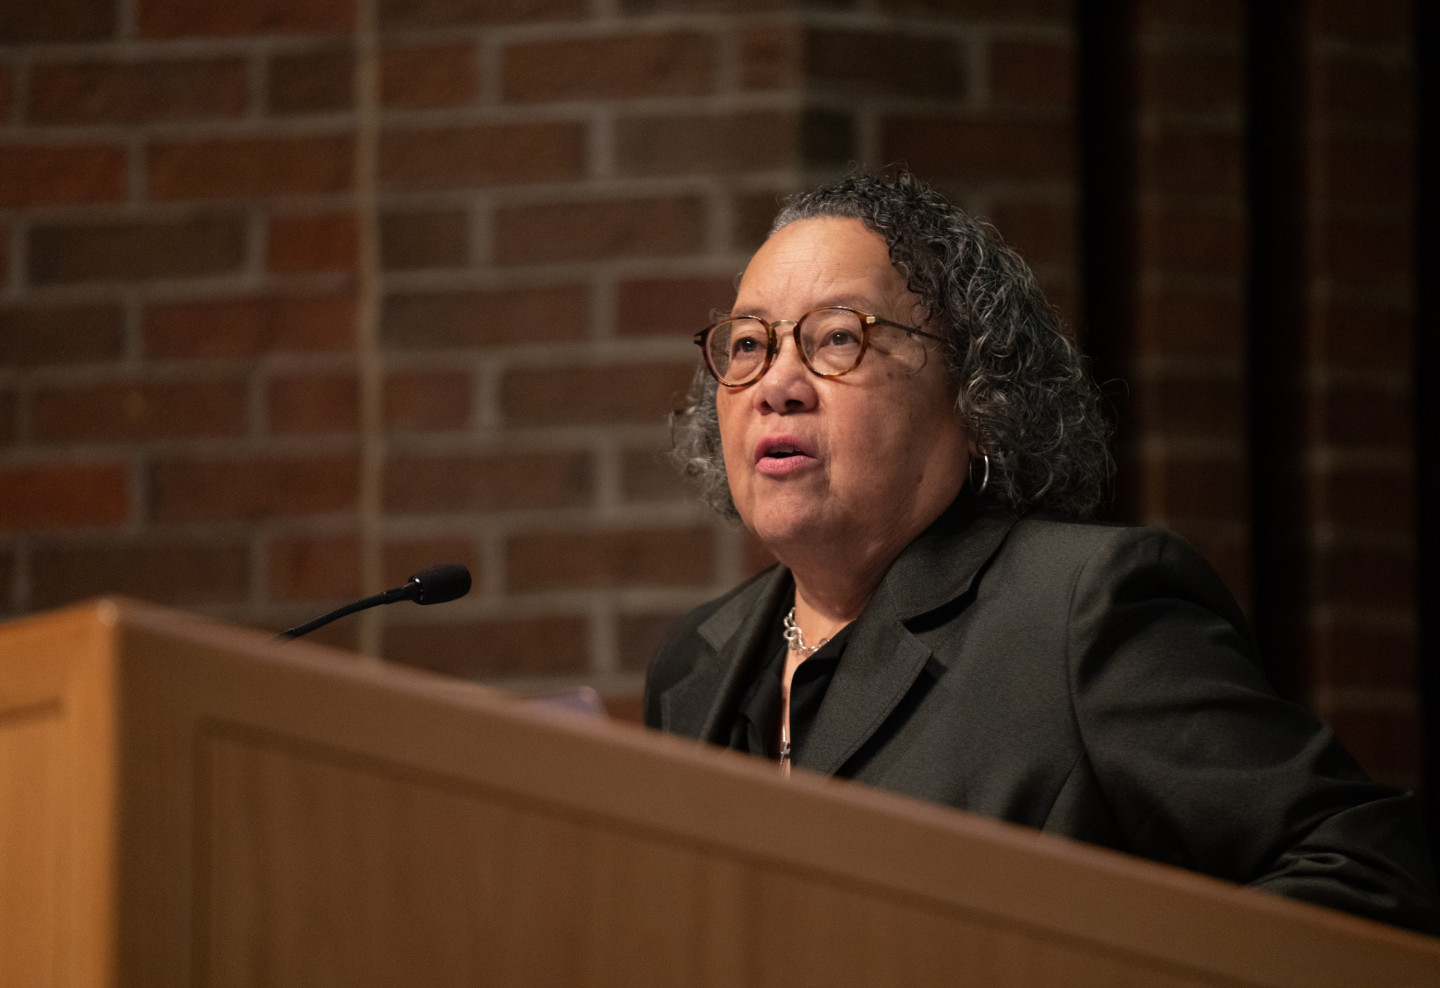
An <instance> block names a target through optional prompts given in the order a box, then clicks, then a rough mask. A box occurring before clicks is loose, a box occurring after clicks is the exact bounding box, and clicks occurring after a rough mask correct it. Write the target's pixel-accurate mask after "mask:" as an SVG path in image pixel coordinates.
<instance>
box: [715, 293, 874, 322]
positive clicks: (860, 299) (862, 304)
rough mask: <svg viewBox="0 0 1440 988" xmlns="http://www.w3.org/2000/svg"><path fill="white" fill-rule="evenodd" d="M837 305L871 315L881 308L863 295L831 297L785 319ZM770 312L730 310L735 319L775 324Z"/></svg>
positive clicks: (761, 310)
mask: <svg viewBox="0 0 1440 988" xmlns="http://www.w3.org/2000/svg"><path fill="white" fill-rule="evenodd" d="M836 305H839V306H844V307H845V308H847V309H859V310H860V311H861V312H871V313H874V312H875V310H876V309H877V308H879V306H877V305H876V304H875V302H874V301H872V300H871V299H868V298H865V297H864V296H862V295H831V296H826V297H825V298H824V300H823V301H821V302H818V303H816V304H815V305H811V306H807V307H806V308H805V309H803V310H801V311H799V312H796V313H795V315H794V316H793V317H792V316H786V317H785V318H786V319H790V318H795V319H798V318H800V317H801V316H803V315H804V314H805V313H806V312H813V311H814V310H816V309H824V308H828V307H830V306H836ZM768 311H769V310H767V309H763V308H761V309H741V308H740V307H739V306H738V305H737V306H735V307H734V308H733V309H731V310H730V315H731V316H732V317H734V316H757V317H759V318H761V319H764V320H765V321H766V322H775V321H776V320H774V319H771V318H770V316H769V315H767V314H766V313H767V312H768ZM876 314H877V315H878V314H879V313H876ZM781 321H783V320H781Z"/></svg>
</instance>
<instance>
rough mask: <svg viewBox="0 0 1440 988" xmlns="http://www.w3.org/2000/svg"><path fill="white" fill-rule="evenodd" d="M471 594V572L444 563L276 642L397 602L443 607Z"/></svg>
mask: <svg viewBox="0 0 1440 988" xmlns="http://www.w3.org/2000/svg"><path fill="white" fill-rule="evenodd" d="M469 592H470V571H469V570H468V569H466V568H465V567H464V566H461V565H460V564H458V563H441V564H440V565H439V566H431V567H429V568H428V569H422V570H421V571H420V572H418V573H415V574H412V575H411V577H410V579H408V580H406V581H405V585H404V586H403V587H396V588H395V589H394V590H386V591H384V592H383V593H377V594H375V595H373V596H370V597H366V598H365V599H364V600H357V601H355V602H354V603H353V604H346V605H345V606H344V607H337V608H336V609H335V610H333V611H330V612H329V613H328V614H322V615H320V616H319V617H317V618H316V619H315V620H313V621H307V622H305V623H304V624H301V625H296V626H295V627H293V628H291V629H290V630H289V631H282V632H280V634H278V635H276V636H275V637H274V638H273V639H271V640H272V641H277V642H278V641H290V640H291V639H292V638H299V637H300V636H301V635H308V634H309V633H310V632H312V631H314V630H315V629H316V628H323V627H324V626H325V625H327V624H329V623H330V622H331V621H334V620H335V619H336V618H342V617H344V616H345V615H347V614H354V613H355V612H356V611H363V610H365V609H366V608H367V607H377V606H379V605H380V604H393V603H395V602H396V601H397V600H413V601H415V603H417V604H443V603H445V602H446V601H450V600H455V599H457V598H459V597H463V596H465V595H466V594H467V593H469Z"/></svg>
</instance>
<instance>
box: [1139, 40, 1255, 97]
mask: <svg viewBox="0 0 1440 988" xmlns="http://www.w3.org/2000/svg"><path fill="white" fill-rule="evenodd" d="M1237 47H1238V46H1237ZM1140 73H1141V81H1140V94H1141V95H1140V98H1141V102H1142V104H1143V107H1144V109H1145V110H1150V111H1159V112H1161V113H1174V112H1184V113H1213V112H1221V111H1234V110H1238V109H1239V108H1240V107H1242V106H1243V105H1244V103H1245V95H1246V94H1245V69H1244V65H1243V61H1242V57H1241V54H1240V52H1239V51H1238V50H1227V49H1225V48H1205V49H1198V50H1196V49H1192V50H1188V51H1185V50H1174V49H1164V50H1161V51H1151V52H1147V53H1144V54H1142V55H1141V56H1140Z"/></svg>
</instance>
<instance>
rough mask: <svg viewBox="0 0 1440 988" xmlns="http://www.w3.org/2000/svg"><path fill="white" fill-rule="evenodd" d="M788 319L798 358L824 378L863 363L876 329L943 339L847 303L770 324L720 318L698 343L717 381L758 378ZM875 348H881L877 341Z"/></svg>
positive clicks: (733, 384)
mask: <svg viewBox="0 0 1440 988" xmlns="http://www.w3.org/2000/svg"><path fill="white" fill-rule="evenodd" d="M786 323H789V324H790V326H791V327H793V335H794V337H795V348H796V349H797V350H799V351H800V360H801V361H802V362H803V363H804V364H805V366H806V367H807V368H808V369H809V370H810V373H812V374H816V375H819V376H820V377H840V376H841V375H842V374H848V373H850V372H851V371H852V370H854V369H855V368H856V367H859V366H860V358H861V357H864V356H865V351H866V350H867V349H869V347H870V344H871V340H872V331H873V330H874V329H875V328H876V327H880V326H884V327H888V328H889V329H895V330H899V331H900V332H901V333H903V334H905V335H906V336H912V337H913V336H923V337H925V338H926V339H927V340H939V341H940V342H942V343H943V342H944V338H943V337H940V336H935V335H934V334H933V333H926V332H922V331H921V330H919V329H916V328H915V327H914V326H903V325H901V324H900V323H898V322H891V321H890V320H888V319H881V318H880V317H879V316H876V315H871V314H870V313H868V312H861V311H860V310H859V309H852V308H850V307H848V306H844V305H827V306H825V307H823V308H819V309H812V310H810V311H809V312H807V313H805V314H804V315H803V316H801V317H800V318H799V319H796V320H790V319H778V320H776V321H775V322H766V321H765V320H764V319H761V318H760V317H759V316H732V317H731V318H729V319H721V320H720V321H719V322H717V323H713V324H711V325H709V326H706V327H705V328H704V329H702V330H700V332H698V333H696V334H695V345H696V346H698V347H699V348H700V351H701V352H702V353H704V354H705V366H706V368H708V369H709V371H710V373H711V375H712V376H713V377H714V378H715V380H717V381H719V382H720V383H721V384H723V385H725V386H726V387H727V388H743V387H745V386H746V385H748V384H754V383H755V382H756V381H758V380H760V378H761V377H763V376H764V375H765V372H766V371H768V370H769V369H770V364H771V363H773V362H774V360H775V358H776V357H777V356H779V354H780V338H779V336H778V335H777V332H776V331H777V330H778V329H779V328H780V327H781V326H784V325H785V324H786ZM876 349H880V347H879V346H878V345H877V346H876Z"/></svg>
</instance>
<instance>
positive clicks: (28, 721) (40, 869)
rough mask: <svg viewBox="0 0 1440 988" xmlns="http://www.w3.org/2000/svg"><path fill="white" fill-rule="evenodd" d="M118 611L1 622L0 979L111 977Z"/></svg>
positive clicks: (103, 980)
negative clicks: (114, 627)
mask: <svg viewBox="0 0 1440 988" xmlns="http://www.w3.org/2000/svg"><path fill="white" fill-rule="evenodd" d="M107 617H108V618H111V619H113V614H112V613H109V612H106V611H104V610H103V609H97V608H93V607H87V608H75V609H70V610H66V611H62V612H58V613H56V614H51V615H46V616H44V617H39V618H31V619H27V620H25V621H22V622H14V623H11V624H9V625H6V626H4V627H3V628H0V986H6V988H8V986H17V988H19V986H23V988H45V986H50V985H66V986H70V985H74V986H91V985H96V986H98V985H109V984H113V983H114V970H113V960H114V950H113V929H114V926H113V908H114V891H113V889H114V848H113V822H114V820H113V812H114V803H113V792H114V776H113V768H114V766H113V760H114V745H113V735H112V731H111V728H112V726H113V722H112V717H111V710H112V706H113V695H112V693H111V681H112V680H111V672H112V657H113V640H112V639H113V630H112V625H113V620H107Z"/></svg>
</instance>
